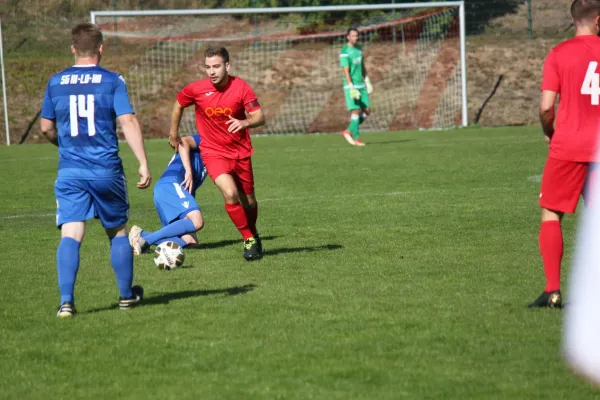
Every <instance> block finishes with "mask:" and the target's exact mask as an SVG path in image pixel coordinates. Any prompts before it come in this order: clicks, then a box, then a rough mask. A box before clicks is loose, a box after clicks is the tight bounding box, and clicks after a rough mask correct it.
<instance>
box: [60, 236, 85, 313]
mask: <svg viewBox="0 0 600 400" xmlns="http://www.w3.org/2000/svg"><path fill="white" fill-rule="evenodd" d="M80 246H81V243H79V242H78V241H77V240H75V239H73V238H70V237H64V238H62V239H61V240H60V244H59V245H58V250H57V251H56V269H57V270H58V288H59V289H60V304H63V303H64V302H66V301H70V302H72V303H73V302H74V298H73V292H74V291H75V279H76V278H77V270H78V269H79V247H80Z"/></svg>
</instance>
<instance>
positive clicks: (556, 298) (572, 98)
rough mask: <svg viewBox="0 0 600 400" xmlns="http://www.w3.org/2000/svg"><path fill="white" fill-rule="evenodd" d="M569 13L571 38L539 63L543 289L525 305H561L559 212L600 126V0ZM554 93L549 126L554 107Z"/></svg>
mask: <svg viewBox="0 0 600 400" xmlns="http://www.w3.org/2000/svg"><path fill="white" fill-rule="evenodd" d="M571 16H572V17H573V21H574V23H575V27H576V34H575V37H574V38H573V39H570V40H567V41H566V42H563V43H561V44H559V45H558V46H556V47H554V48H553V49H552V50H550V53H548V56H547V58H546V61H545V63H544V72H543V78H542V86H541V91H542V94H541V100H540V121H541V123H542V129H543V131H544V135H545V138H546V141H547V142H548V143H549V145H550V151H549V154H548V159H547V161H546V165H545V167H544V173H543V177H542V185H541V190H540V206H541V207H542V223H541V227H540V234H539V241H540V252H541V254H542V260H543V263H544V272H545V275H546V288H545V289H544V292H543V293H542V294H541V295H540V296H539V297H538V298H537V299H536V300H535V301H534V302H533V303H531V304H529V307H530V308H533V307H551V308H560V307H562V295H561V292H560V265H561V261H562V255H563V236H562V229H561V225H560V224H561V220H562V217H563V215H564V213H574V212H575V209H576V207H577V202H578V201H579V198H580V196H581V195H582V194H584V188H585V186H586V182H587V181H588V180H590V179H589V178H590V177H591V176H592V174H589V170H590V163H591V162H592V161H595V160H594V158H595V149H596V141H597V139H598V136H599V135H598V130H599V129H600V68H598V63H599V62H600V38H599V37H598V33H599V28H598V24H599V23H600V0H575V1H573V3H572V4H571ZM559 95H560V100H559V104H558V115H557V117H556V127H554V119H555V111H554V106H555V103H556V100H557V98H558V97H559ZM584 197H585V196H584ZM586 200H587V199H586Z"/></svg>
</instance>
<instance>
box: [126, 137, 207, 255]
mask: <svg viewBox="0 0 600 400" xmlns="http://www.w3.org/2000/svg"><path fill="white" fill-rule="evenodd" d="M199 145H200V135H198V134H195V135H191V136H185V137H183V138H182V139H181V143H180V145H179V152H178V153H176V154H175V155H174V156H173V158H172V159H171V161H170V162H169V165H168V166H167V169H166V170H165V172H163V174H162V175H161V177H160V179H159V180H158V182H156V185H155V186H154V206H155V207H156V211H157V212H158V217H159V218H160V223H161V224H162V226H163V227H162V228H161V229H159V230H158V231H156V232H147V231H144V230H143V229H142V228H140V227H139V226H136V225H133V226H132V227H131V231H129V243H130V244H131V247H132V248H133V253H134V254H141V253H142V252H143V251H144V250H146V249H147V248H149V247H150V246H152V245H158V244H160V243H162V242H165V241H167V240H169V241H173V242H176V243H178V244H179V245H180V246H181V247H187V246H197V245H198V237H197V236H196V232H198V231H199V230H200V229H202V227H203V226H204V221H203V219H202V211H201V210H200V207H199V206H198V203H197V202H196V199H195V196H196V190H197V189H198V188H199V187H200V185H202V182H204V178H206V168H205V167H204V164H203V163H202V158H201V157H200V150H199Z"/></svg>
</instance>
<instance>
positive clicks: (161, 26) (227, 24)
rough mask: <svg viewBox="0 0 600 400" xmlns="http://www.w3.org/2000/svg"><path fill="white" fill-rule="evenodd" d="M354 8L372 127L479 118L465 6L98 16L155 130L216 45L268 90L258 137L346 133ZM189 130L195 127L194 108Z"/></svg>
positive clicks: (107, 58)
mask: <svg viewBox="0 0 600 400" xmlns="http://www.w3.org/2000/svg"><path fill="white" fill-rule="evenodd" d="M344 13H351V15H353V16H354V18H353V20H354V21H356V16H357V15H359V16H360V15H361V14H360V13H364V18H363V17H362V16H360V17H359V18H360V23H359V24H352V26H355V27H357V28H358V31H359V36H360V39H359V41H360V43H361V45H362V46H363V51H364V54H365V64H366V68H367V73H368V75H369V78H370V79H371V82H372V83H373V86H374V92H373V93H372V94H371V96H370V99H371V108H372V111H373V113H372V116H371V117H369V118H368V119H367V120H366V121H365V123H364V124H363V125H362V127H361V130H366V131H384V130H401V129H432V128H433V129H434V128H447V127H452V126H467V125H468V107H467V77H466V73H467V69H466V30H465V6H464V1H447V2H427V3H400V4H378V5H348V6H318V7H273V8H233V9H181V10H176V9H172V10H122V11H91V13H90V19H91V22H92V23H96V24H98V25H99V26H100V28H101V29H102V31H103V33H104V35H105V42H106V45H105V49H104V53H103V55H104V61H103V63H104V64H106V66H107V67H108V68H110V69H113V70H116V71H118V72H120V73H121V74H123V76H124V77H125V80H126V81H127V83H128V87H129V91H130V97H131V99H132V103H133V105H134V108H135V109H136V112H137V113H138V115H139V117H140V120H141V122H142V125H143V127H144V132H145V134H146V135H150V136H156V137H165V136H166V134H167V133H168V129H169V120H170V112H171V107H172V104H173V102H174V101H175V96H176V94H177V93H178V92H179V91H180V90H181V89H182V88H183V87H184V86H185V85H186V84H188V83H191V82H193V81H195V80H199V79H202V78H203V77H204V76H205V75H203V70H202V66H203V64H202V62H203V57H202V55H203V53H204V50H205V49H206V48H207V47H208V46H209V45H223V46H225V47H226V48H228V49H229V50H230V53H231V71H230V72H231V73H232V74H233V75H238V76H240V77H241V78H243V79H244V80H246V81H248V82H249V83H250V85H251V86H252V87H253V88H254V90H255V92H256V93H257V97H258V99H259V101H260V103H261V105H262V106H263V110H264V111H265V114H266V117H267V122H268V123H267V125H266V126H265V127H263V128H261V129H258V130H256V131H253V133H268V134H276V133H310V132H337V131H342V130H343V129H344V128H345V126H346V125H347V123H348V114H347V111H346V106H345V100H344V94H343V89H342V87H343V84H342V73H341V72H342V71H341V68H340V67H339V54H340V50H341V49H342V47H343V46H344V45H345V44H346V29H347V28H348V26H349V25H340V24H339V23H336V20H335V18H340V15H342V16H343V15H346V14H344ZM332 16H334V17H332ZM319 18H320V19H319ZM327 18H329V19H327ZM315 20H316V21H319V22H317V23H315V22H314V21H315ZM181 127H182V133H192V132H194V131H195V124H194V113H193V112H191V111H188V112H186V113H184V119H183V120H182V125H181Z"/></svg>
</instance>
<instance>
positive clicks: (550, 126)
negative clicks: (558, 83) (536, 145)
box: [540, 90, 558, 143]
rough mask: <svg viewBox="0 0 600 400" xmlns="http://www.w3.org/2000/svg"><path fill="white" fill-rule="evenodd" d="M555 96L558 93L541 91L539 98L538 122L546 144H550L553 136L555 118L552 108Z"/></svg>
mask: <svg viewBox="0 0 600 400" xmlns="http://www.w3.org/2000/svg"><path fill="white" fill-rule="evenodd" d="M557 96H558V93H556V92H554V91H552V90H542V94H541V96H540V122H541V124H542V131H543V132H544V137H545V139H546V142H547V143H550V141H551V140H552V135H554V119H555V116H556V112H555V109H554V106H555V104H556V98H557Z"/></svg>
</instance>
